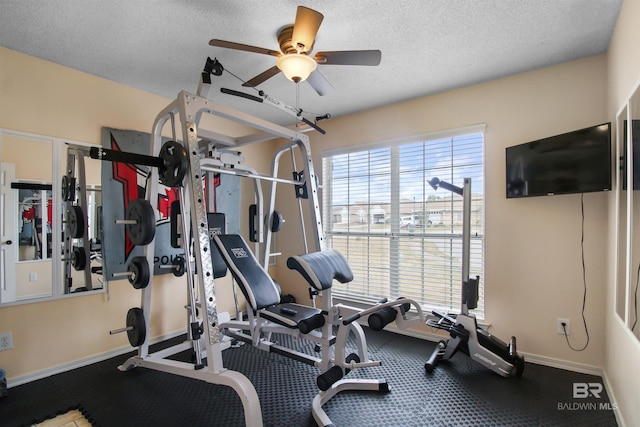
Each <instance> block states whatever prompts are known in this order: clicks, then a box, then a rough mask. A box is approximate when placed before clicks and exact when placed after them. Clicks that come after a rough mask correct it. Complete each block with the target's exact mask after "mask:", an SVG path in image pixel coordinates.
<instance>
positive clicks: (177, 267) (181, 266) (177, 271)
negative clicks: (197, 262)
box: [160, 256, 187, 277]
mask: <svg viewBox="0 0 640 427" xmlns="http://www.w3.org/2000/svg"><path fill="white" fill-rule="evenodd" d="M186 264H187V263H186V262H185V260H184V258H183V257H181V256H180V257H176V259H175V264H162V265H160V268H171V269H173V275H174V276H176V277H181V276H182V275H184V272H185V268H186Z"/></svg>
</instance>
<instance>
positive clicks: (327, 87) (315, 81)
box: [307, 69, 334, 96]
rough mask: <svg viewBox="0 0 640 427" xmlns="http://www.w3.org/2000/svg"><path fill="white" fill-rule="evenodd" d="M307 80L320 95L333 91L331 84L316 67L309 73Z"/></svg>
mask: <svg viewBox="0 0 640 427" xmlns="http://www.w3.org/2000/svg"><path fill="white" fill-rule="evenodd" d="M307 81H308V82H309V84H310V85H311V87H312V88H313V89H314V90H315V91H316V92H317V93H318V95H320V96H325V95H328V94H330V93H331V92H333V91H334V88H333V85H332V84H331V83H329V80H327V78H326V77H325V76H323V75H322V74H321V73H320V71H318V70H317V69H316V70H315V71H314V72H313V73H311V74H309V77H307Z"/></svg>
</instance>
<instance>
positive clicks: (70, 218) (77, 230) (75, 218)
mask: <svg viewBox="0 0 640 427" xmlns="http://www.w3.org/2000/svg"><path fill="white" fill-rule="evenodd" d="M66 221H67V223H66V224H67V227H66V229H67V233H69V236H70V237H71V238H72V239H79V238H81V237H82V236H84V230H85V229H86V228H87V227H86V226H85V220H84V211H83V210H82V208H81V207H80V206H77V205H72V206H71V207H70V208H69V209H67V220H66Z"/></svg>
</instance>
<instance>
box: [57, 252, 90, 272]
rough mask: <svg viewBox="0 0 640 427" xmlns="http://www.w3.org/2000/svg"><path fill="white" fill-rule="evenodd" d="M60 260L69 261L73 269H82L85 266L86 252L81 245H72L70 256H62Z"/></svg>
mask: <svg viewBox="0 0 640 427" xmlns="http://www.w3.org/2000/svg"><path fill="white" fill-rule="evenodd" d="M62 261H65V262H68V261H70V262H71V265H72V266H73V268H74V269H76V270H77V271H82V270H84V269H85V268H87V252H86V251H85V249H84V248H83V247H79V246H74V247H73V252H72V253H71V256H70V257H68V258H62Z"/></svg>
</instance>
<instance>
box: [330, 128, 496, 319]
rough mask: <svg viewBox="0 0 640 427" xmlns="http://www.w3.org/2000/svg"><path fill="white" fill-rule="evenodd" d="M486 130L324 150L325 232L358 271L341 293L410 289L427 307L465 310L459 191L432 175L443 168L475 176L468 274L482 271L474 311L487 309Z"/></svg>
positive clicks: (356, 295)
mask: <svg viewBox="0 0 640 427" xmlns="http://www.w3.org/2000/svg"><path fill="white" fill-rule="evenodd" d="M461 133H463V134H461ZM483 140H484V138H483V133H482V130H478V129H474V132H472V133H464V132H460V131H459V132H456V133H452V134H451V136H446V135H443V134H439V135H438V136H437V138H433V139H431V138H424V140H420V141H415V140H414V141H412V142H407V143H405V144H397V143H396V144H392V145H391V144H390V145H388V146H381V145H376V146H375V148H369V149H362V150H359V151H350V152H344V153H327V154H325V155H324V156H323V159H322V162H323V163H322V165H323V180H324V185H323V212H322V216H323V224H324V227H325V232H326V242H327V245H328V247H330V248H332V249H336V250H338V251H340V252H341V253H342V254H343V255H344V256H345V257H346V258H347V259H348V261H349V264H350V266H351V268H352V270H353V273H354V276H355V279H354V280H353V281H352V282H351V283H349V284H346V285H336V286H334V287H333V293H334V295H335V296H337V297H341V298H345V299H352V300H366V301H372V300H378V299H380V298H383V297H386V298H389V299H392V298H397V297H400V296H404V297H407V298H411V299H415V300H416V301H418V302H420V303H421V304H423V306H424V307H425V308H426V309H429V310H430V309H440V310H446V311H459V310H460V293H461V281H462V276H461V275H462V272H461V268H462V259H461V256H462V247H461V245H462V197H460V196H459V195H456V194H453V193H451V192H448V191H446V190H444V189H439V190H437V191H435V190H433V189H432V188H431V186H430V185H429V183H428V182H429V180H430V179H431V178H433V177H437V178H439V179H440V180H442V181H447V182H449V183H451V184H454V185H457V186H460V187H461V186H462V180H463V178H471V182H472V195H473V197H472V206H471V211H472V213H471V250H470V252H471V256H470V275H471V276H472V277H475V276H476V275H478V276H480V278H481V279H480V300H479V302H478V308H477V309H476V310H475V312H476V314H477V315H478V316H479V317H480V318H482V317H483V316H482V315H483V309H484V301H483V295H484V292H483V291H482V289H483V286H482V277H483V268H484V197H483V189H484V185H483V176H484V170H483V163H484V162H483Z"/></svg>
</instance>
